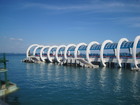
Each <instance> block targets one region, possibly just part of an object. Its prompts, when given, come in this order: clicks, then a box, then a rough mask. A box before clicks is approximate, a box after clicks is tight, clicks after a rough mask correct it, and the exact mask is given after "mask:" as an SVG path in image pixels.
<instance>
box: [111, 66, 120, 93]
mask: <svg viewBox="0 0 140 105" xmlns="http://www.w3.org/2000/svg"><path fill="white" fill-rule="evenodd" d="M114 78H115V81H114V82H115V85H114V89H113V90H114V92H120V91H121V79H122V69H121V68H119V69H118V70H116V75H115V76H114Z"/></svg>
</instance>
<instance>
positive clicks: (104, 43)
mask: <svg viewBox="0 0 140 105" xmlns="http://www.w3.org/2000/svg"><path fill="white" fill-rule="evenodd" d="M107 43H113V41H111V40H105V41H104V42H103V43H102V45H101V49H100V59H101V63H102V65H103V66H104V67H105V66H106V64H105V61H104V57H103V54H104V47H105V45H106V44H107Z"/></svg>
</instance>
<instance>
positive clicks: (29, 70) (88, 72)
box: [1, 54, 140, 105]
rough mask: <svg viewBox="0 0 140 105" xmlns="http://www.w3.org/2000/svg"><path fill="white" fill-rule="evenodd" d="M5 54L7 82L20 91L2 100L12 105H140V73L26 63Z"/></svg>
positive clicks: (116, 69) (18, 57) (126, 70)
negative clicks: (14, 84) (13, 84)
mask: <svg viewBox="0 0 140 105" xmlns="http://www.w3.org/2000/svg"><path fill="white" fill-rule="evenodd" d="M25 57H26V55H25V54H6V59H7V60H8V62H7V69H8V79H9V80H10V81H11V82H13V83H16V84H17V86H18V87H19V89H18V90H17V91H15V92H13V93H10V94H8V95H6V96H3V97H1V100H3V101H4V102H6V103H8V104H9V105H140V71H130V70H129V69H119V68H95V69H93V68H82V67H70V66H60V65H57V64H52V63H24V62H22V59H24V58H25Z"/></svg>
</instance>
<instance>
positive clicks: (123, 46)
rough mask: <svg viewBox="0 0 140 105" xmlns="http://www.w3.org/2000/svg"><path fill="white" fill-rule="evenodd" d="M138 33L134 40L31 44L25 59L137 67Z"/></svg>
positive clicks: (82, 65) (139, 58) (69, 63)
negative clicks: (52, 44) (50, 44)
mask: <svg viewBox="0 0 140 105" xmlns="http://www.w3.org/2000/svg"><path fill="white" fill-rule="evenodd" d="M139 49H140V36H137V37H136V38H135V39H134V41H129V40H128V39H127V38H121V39H120V40H119V41H118V43H117V42H113V41H112V40H105V41H104V42H103V43H101V44H100V43H98V42H97V41H92V42H90V43H89V44H86V43H79V44H77V45H76V44H69V45H60V46H56V45H54V46H48V45H47V46H46V45H39V44H32V45H30V46H29V47H28V49H27V51H26V59H24V60H23V61H24V62H30V63H41V62H50V63H58V64H60V65H73V66H81V67H89V68H96V67H100V66H102V67H119V68H122V67H123V68H130V69H131V70H139V67H140V66H139V65H140V53H139V52H140V50H139Z"/></svg>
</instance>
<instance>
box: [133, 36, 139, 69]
mask: <svg viewBox="0 0 140 105" xmlns="http://www.w3.org/2000/svg"><path fill="white" fill-rule="evenodd" d="M139 40H140V36H137V37H136V38H135V40H134V44H133V49H132V52H133V55H132V56H133V60H134V66H135V68H138V65H137V64H138V61H137V58H136V53H137V52H136V51H137V45H138V42H139Z"/></svg>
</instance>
